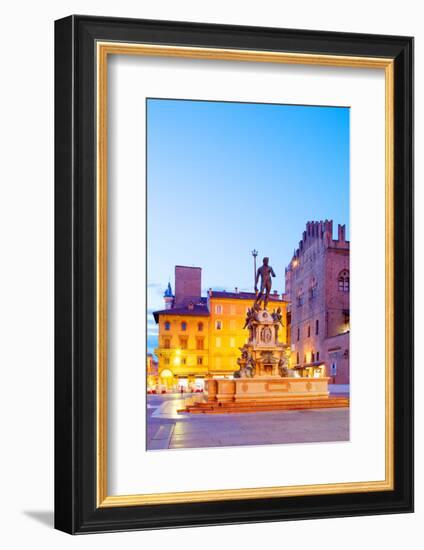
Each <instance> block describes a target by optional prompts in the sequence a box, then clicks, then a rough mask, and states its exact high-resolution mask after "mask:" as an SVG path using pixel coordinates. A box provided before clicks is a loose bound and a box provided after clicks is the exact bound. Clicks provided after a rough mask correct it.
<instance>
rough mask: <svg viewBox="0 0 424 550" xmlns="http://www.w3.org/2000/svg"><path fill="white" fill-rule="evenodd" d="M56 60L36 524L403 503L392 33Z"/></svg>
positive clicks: (399, 100) (404, 172)
mask: <svg viewBox="0 0 424 550" xmlns="http://www.w3.org/2000/svg"><path fill="white" fill-rule="evenodd" d="M55 52H56V54H55V72H56V80H55V133H56V137H55V213H56V216H55V220H56V221H55V235H56V247H55V256H56V260H55V278H56V300H55V303H56V306H55V308H56V309H55V315H56V324H55V343H56V348H55V349H56V351H55V400H56V405H55V518H56V519H55V525H56V527H57V528H58V529H61V530H63V531H66V532H69V533H73V534H74V533H92V532H100V531H117V530H127V529H152V528H164V527H180V526H195V525H213V524H225V523H243V522H257V521H276V520H289V519H307V518H317V517H333V516H351V515H365V514H383V513H396V512H411V511H412V509H413V402H412V400H413V352H412V340H413V313H412V311H413V307H412V306H413V230H412V227H413V204H412V192H413V143H412V141H413V136H412V108H413V86H412V82H413V79H412V74H413V39H412V38H409V37H400V36H377V35H361V34H346V33H334V32H317V31H309V30H287V29H276V28H255V27H236V26H225V25H206V24H198V23H175V22H167V21H147V20H126V19H115V18H102V17H89V16H70V17H67V18H65V19H61V20H59V21H56V26H55Z"/></svg>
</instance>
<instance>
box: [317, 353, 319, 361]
mask: <svg viewBox="0 0 424 550" xmlns="http://www.w3.org/2000/svg"><path fill="white" fill-rule="evenodd" d="M317 361H319V351H317Z"/></svg>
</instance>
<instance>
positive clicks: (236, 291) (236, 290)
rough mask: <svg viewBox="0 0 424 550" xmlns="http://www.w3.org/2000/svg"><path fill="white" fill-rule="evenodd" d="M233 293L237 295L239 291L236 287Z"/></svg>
mask: <svg viewBox="0 0 424 550" xmlns="http://www.w3.org/2000/svg"><path fill="white" fill-rule="evenodd" d="M234 292H235V293H236V294H238V293H239V290H238V287H237V286H236V287H235V289H234Z"/></svg>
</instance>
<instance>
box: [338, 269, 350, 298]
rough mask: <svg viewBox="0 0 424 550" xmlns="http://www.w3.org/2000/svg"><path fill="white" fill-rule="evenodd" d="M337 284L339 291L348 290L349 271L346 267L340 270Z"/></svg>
mask: <svg viewBox="0 0 424 550" xmlns="http://www.w3.org/2000/svg"><path fill="white" fill-rule="evenodd" d="M338 286H339V290H340V291H341V292H349V271H348V270H347V269H344V270H343V271H341V272H340V274H339V277H338Z"/></svg>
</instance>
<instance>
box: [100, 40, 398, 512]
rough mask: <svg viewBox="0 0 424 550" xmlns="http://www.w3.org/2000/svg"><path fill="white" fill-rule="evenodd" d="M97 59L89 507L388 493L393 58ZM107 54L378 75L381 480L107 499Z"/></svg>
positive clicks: (229, 55)
mask: <svg viewBox="0 0 424 550" xmlns="http://www.w3.org/2000/svg"><path fill="white" fill-rule="evenodd" d="M96 54H97V90H96V98H97V181H96V184H97V227H96V229H97V258H96V262H97V342H96V348H97V354H96V355H97V357H96V359H97V426H96V427H97V453H96V456H97V506H98V507H119V506H142V505H147V504H172V503H183V502H205V501H219V500H236V499H254V498H270V497H290V496H305V495H324V494H341V493H357V492H372V491H388V490H393V489H394V424H393V418H394V417H393V412H394V406H393V405H394V404H393V399H394V379H393V366H394V365H393V353H394V195H393V190H394V138H393V132H394V60H393V59H390V58H372V57H351V56H337V55H318V54H317V55H315V54H302V53H285V52H268V51H256V50H236V49H219V48H197V47H196V48H194V47H185V46H162V45H152V44H136V43H134V44H133V43H123V42H101V41H98V42H97V44H96ZM109 55H142V56H155V57H181V58H192V59H205V60H207V59H220V60H227V61H248V62H261V63H283V64H297V65H317V66H331V67H356V68H362V69H364V68H366V69H384V71H385V126H386V127H385V136H386V143H385V149H386V158H385V215H386V227H385V268H386V281H385V285H386V293H385V298H386V312H385V313H386V314H385V323H386V326H385V330H386V340H385V342H386V343H385V352H386V365H385V367H386V377H385V407H386V412H385V479H384V480H380V481H358V482H349V483H328V484H315V485H296V486H280V487H255V488H245V489H222V490H206V491H187V492H177V493H175V492H174V493H148V494H134V495H117V496H109V495H108V493H107V61H108V56H109Z"/></svg>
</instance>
